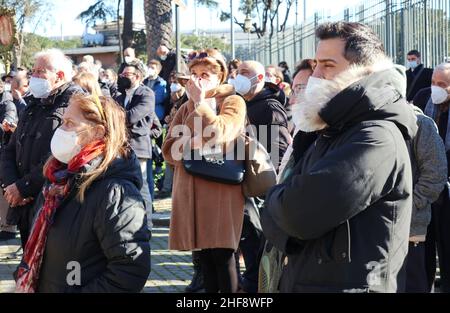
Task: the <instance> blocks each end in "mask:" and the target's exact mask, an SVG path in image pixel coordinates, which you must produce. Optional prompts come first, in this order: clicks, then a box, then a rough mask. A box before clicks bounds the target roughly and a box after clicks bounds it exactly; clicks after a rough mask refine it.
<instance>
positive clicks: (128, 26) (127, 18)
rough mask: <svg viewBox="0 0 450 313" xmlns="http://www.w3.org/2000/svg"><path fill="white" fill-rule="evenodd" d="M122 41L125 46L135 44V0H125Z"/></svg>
mask: <svg viewBox="0 0 450 313" xmlns="http://www.w3.org/2000/svg"><path fill="white" fill-rule="evenodd" d="M122 43H123V47H124V48H128V47H131V46H132V45H133V0H125V2H124V14H123V32H122Z"/></svg>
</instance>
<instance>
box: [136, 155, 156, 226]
mask: <svg viewBox="0 0 450 313" xmlns="http://www.w3.org/2000/svg"><path fill="white" fill-rule="evenodd" d="M147 161H148V160H147V159H139V163H140V165H141V173H142V181H143V184H142V188H141V190H140V191H141V195H142V198H143V199H144V202H145V210H146V212H147V225H148V229H149V230H150V231H151V230H152V227H153V223H152V200H153V198H152V196H151V195H150V192H149V188H148V186H147V169H146V167H147Z"/></svg>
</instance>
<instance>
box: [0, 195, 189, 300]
mask: <svg viewBox="0 0 450 313" xmlns="http://www.w3.org/2000/svg"><path fill="white" fill-rule="evenodd" d="M170 207H171V201H170V199H168V200H163V201H156V202H155V210H156V214H155V215H154V224H155V226H154V228H153V234H152V240H151V248H152V252H151V253H152V258H151V260H152V271H151V273H150V277H149V279H148V281H147V283H146V284H145V288H144V292H149V293H151V292H183V291H184V288H185V287H186V286H187V285H188V284H189V282H190V279H191V277H192V272H193V269H192V262H191V253H190V252H178V251H169V250H167V240H168V235H169V228H168V227H167V226H168V220H169V216H170ZM164 225H166V226H164ZM21 256H22V249H21V248H20V240H19V236H17V238H16V239H14V240H9V241H3V242H0V293H4V292H12V291H13V290H14V280H13V278H12V273H13V272H14V270H15V269H16V267H17V265H18V264H19V262H20V259H21Z"/></svg>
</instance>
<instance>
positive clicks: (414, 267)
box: [405, 242, 429, 293]
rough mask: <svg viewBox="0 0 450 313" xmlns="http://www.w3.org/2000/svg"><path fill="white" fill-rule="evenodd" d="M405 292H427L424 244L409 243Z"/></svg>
mask: <svg viewBox="0 0 450 313" xmlns="http://www.w3.org/2000/svg"><path fill="white" fill-rule="evenodd" d="M405 292H410V293H412V292H420V293H427V292H429V287H428V276H427V270H426V266H425V242H418V243H415V242H410V243H409V248H408V256H407V258H406V288H405Z"/></svg>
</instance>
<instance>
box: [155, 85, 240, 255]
mask: <svg viewBox="0 0 450 313" xmlns="http://www.w3.org/2000/svg"><path fill="white" fill-rule="evenodd" d="M234 94H235V93H234V89H233V87H232V86H230V85H221V86H219V88H217V89H216V90H214V91H212V92H209V93H208V94H207V98H212V97H214V98H215V99H216V103H217V108H218V110H219V113H218V114H217V115H216V114H215V112H213V110H212V109H211V108H210V107H209V106H208V105H205V104H202V105H200V106H198V107H197V108H196V109H195V108H194V104H193V103H192V101H188V102H186V103H184V104H183V105H182V106H181V107H180V109H179V110H178V112H177V113H176V115H175V117H174V120H173V121H172V123H171V125H170V128H169V132H168V135H167V138H166V140H165V142H164V145H163V148H162V150H163V155H164V159H165V160H166V161H167V162H168V163H169V164H171V165H173V166H174V168H175V171H174V178H173V188H172V190H173V191H172V215H171V220H170V232H169V249H173V250H194V249H207V248H231V249H237V247H238V245H239V240H240V236H241V231H242V222H243V214H244V196H243V194H242V188H241V186H240V185H227V184H221V183H216V182H212V181H208V180H205V179H202V178H199V177H194V176H192V175H190V174H188V173H187V172H186V171H185V170H184V168H183V164H182V162H181V161H178V160H174V157H173V156H172V153H171V149H172V146H173V145H174V143H176V141H177V140H179V138H178V137H177V131H176V130H175V129H174V127H176V126H177V125H186V126H188V127H189V128H190V129H191V130H192V133H193V128H194V124H193V121H194V117H197V118H201V120H202V127H203V129H204V128H205V127H206V126H209V125H210V126H212V127H213V128H214V130H215V131H216V135H217V142H220V143H228V142H231V141H233V140H235V139H236V137H238V136H239V134H240V131H241V130H242V128H243V126H244V123H245V116H246V105H245V102H244V100H243V99H242V98H241V97H239V96H236V95H234ZM208 139H209V138H204V141H207V140H208Z"/></svg>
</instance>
